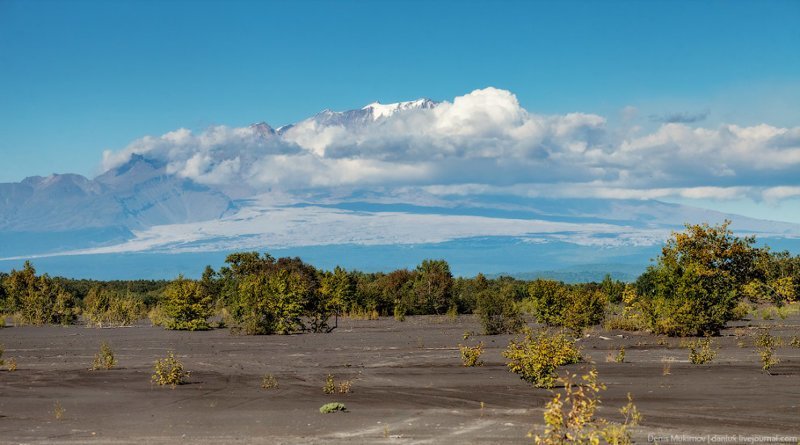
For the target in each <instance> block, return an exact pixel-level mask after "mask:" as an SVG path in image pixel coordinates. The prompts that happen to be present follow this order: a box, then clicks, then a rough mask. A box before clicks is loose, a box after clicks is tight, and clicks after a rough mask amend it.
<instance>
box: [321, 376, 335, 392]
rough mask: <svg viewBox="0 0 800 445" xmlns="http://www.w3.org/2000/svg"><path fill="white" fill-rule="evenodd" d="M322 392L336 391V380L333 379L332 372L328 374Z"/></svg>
mask: <svg viewBox="0 0 800 445" xmlns="http://www.w3.org/2000/svg"><path fill="white" fill-rule="evenodd" d="M322 392H324V393H325V394H334V393H336V382H335V381H334V380H333V375H332V374H328V376H327V377H325V385H324V386H323V387H322Z"/></svg>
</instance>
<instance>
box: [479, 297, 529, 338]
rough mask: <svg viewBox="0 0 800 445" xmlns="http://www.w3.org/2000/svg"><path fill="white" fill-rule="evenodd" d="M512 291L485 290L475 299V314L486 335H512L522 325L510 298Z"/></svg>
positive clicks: (517, 311) (514, 304)
mask: <svg viewBox="0 0 800 445" xmlns="http://www.w3.org/2000/svg"><path fill="white" fill-rule="evenodd" d="M512 293H513V289H512V288H511V286H506V287H504V288H501V289H486V290H484V291H482V292H480V293H479V294H478V296H477V299H476V305H477V307H476V312H477V313H478V317H480V320H481V326H483V332H484V334H486V335H496V334H504V333H513V332H517V331H519V329H520V328H521V327H522V325H523V321H522V317H521V316H520V313H519V310H518V309H517V306H516V303H515V302H514V299H513V297H512Z"/></svg>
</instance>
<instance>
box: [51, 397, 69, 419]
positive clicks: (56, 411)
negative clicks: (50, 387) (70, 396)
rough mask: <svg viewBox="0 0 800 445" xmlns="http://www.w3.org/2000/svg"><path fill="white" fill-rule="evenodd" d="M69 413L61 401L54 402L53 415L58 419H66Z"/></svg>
mask: <svg viewBox="0 0 800 445" xmlns="http://www.w3.org/2000/svg"><path fill="white" fill-rule="evenodd" d="M66 413H67V409H66V408H64V406H63V405H61V402H60V401H58V400H56V403H54V404H53V416H54V417H55V418H56V420H62V419H64V415H65V414H66Z"/></svg>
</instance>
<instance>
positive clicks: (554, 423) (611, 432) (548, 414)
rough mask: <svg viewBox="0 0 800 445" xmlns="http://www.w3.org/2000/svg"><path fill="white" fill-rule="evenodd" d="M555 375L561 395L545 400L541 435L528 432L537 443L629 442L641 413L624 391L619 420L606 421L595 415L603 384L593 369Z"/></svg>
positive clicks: (616, 444) (613, 444)
mask: <svg viewBox="0 0 800 445" xmlns="http://www.w3.org/2000/svg"><path fill="white" fill-rule="evenodd" d="M576 379H577V376H576V375H574V374H573V375H571V376H569V375H568V376H567V377H563V378H559V379H558V381H559V382H560V383H562V384H563V385H564V397H563V398H562V397H561V393H557V394H556V395H555V396H554V397H553V399H552V400H550V401H549V402H547V405H546V406H545V411H544V423H545V428H544V431H543V432H542V433H541V434H536V435H534V434H532V433H531V436H533V437H534V441H535V443H536V444H537V445H568V444H569V445H572V444H587V445H589V444H591V445H596V444H599V443H600V441H601V440H603V441H604V442H605V443H608V444H610V445H629V444H631V443H632V440H631V433H630V429H631V428H632V427H635V426H636V425H638V424H639V423H640V422H641V421H642V415H641V414H640V413H639V410H638V409H637V408H636V405H634V404H633V398H632V397H631V395H630V393H629V394H628V404H627V405H625V406H623V407H622V408H620V410H619V412H620V413H621V414H622V415H623V419H624V420H623V422H622V423H615V422H610V421H608V420H606V419H604V418H601V417H598V416H597V415H596V414H597V409H598V407H599V406H600V403H601V400H600V391H604V390H605V389H606V386H605V385H604V384H602V383H600V382H598V380H597V371H596V370H594V369H592V370H591V371H589V373H588V374H586V375H583V376H581V381H580V382H576Z"/></svg>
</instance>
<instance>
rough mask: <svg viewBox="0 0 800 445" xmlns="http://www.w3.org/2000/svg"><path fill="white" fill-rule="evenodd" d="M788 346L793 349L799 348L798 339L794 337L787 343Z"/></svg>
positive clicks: (799, 338) (799, 340) (799, 342)
mask: <svg viewBox="0 0 800 445" xmlns="http://www.w3.org/2000/svg"><path fill="white" fill-rule="evenodd" d="M789 346H791V347H793V348H800V337H798V336H796V335H795V336H794V337H792V340H791V341H790V342H789Z"/></svg>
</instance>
